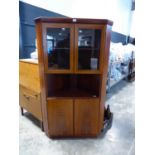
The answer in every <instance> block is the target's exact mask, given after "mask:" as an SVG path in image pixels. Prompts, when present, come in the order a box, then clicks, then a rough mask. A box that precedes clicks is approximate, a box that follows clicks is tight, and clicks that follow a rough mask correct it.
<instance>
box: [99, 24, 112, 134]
mask: <svg viewBox="0 0 155 155" xmlns="http://www.w3.org/2000/svg"><path fill="white" fill-rule="evenodd" d="M103 35H104V36H103V38H104V39H103V45H104V48H103V49H104V51H103V56H102V60H103V62H102V74H101V79H102V80H101V91H100V126H99V131H101V129H102V128H103V120H104V106H105V98H106V82H107V76H108V62H109V48H110V40H111V26H109V25H107V26H105V28H104V31H103Z"/></svg>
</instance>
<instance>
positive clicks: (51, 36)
mask: <svg viewBox="0 0 155 155" xmlns="http://www.w3.org/2000/svg"><path fill="white" fill-rule="evenodd" d="M46 41H47V52H48V67H49V68H50V69H69V66H70V29H69V28H48V29H47V34H46Z"/></svg>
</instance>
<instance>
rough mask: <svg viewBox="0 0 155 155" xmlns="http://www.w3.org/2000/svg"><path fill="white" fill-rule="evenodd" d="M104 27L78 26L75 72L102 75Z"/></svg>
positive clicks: (76, 29) (76, 28)
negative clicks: (101, 60)
mask: <svg viewBox="0 0 155 155" xmlns="http://www.w3.org/2000/svg"><path fill="white" fill-rule="evenodd" d="M102 39H103V26H101V25H95V24H94V25H91V24H90V25H88V24H76V26H75V62H76V64H75V70H76V72H77V73H88V74H89V73H96V74H97V73H100V65H101V64H100V58H102V55H101V54H102V51H103V40H102Z"/></svg>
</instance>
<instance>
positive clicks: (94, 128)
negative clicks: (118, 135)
mask: <svg viewBox="0 0 155 155" xmlns="http://www.w3.org/2000/svg"><path fill="white" fill-rule="evenodd" d="M98 123H99V99H75V105H74V128H75V136H97V134H98V127H99V126H98V125H99V124H98Z"/></svg>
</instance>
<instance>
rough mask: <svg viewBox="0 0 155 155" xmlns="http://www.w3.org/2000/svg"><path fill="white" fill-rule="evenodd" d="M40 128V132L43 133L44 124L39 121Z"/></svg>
mask: <svg viewBox="0 0 155 155" xmlns="http://www.w3.org/2000/svg"><path fill="white" fill-rule="evenodd" d="M40 127H41V130H42V131H43V132H44V124H43V122H42V121H40Z"/></svg>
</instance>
